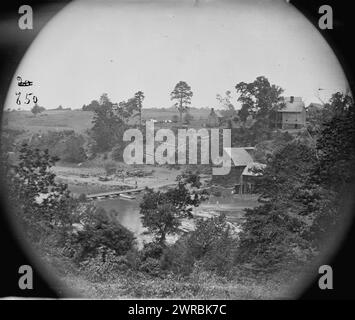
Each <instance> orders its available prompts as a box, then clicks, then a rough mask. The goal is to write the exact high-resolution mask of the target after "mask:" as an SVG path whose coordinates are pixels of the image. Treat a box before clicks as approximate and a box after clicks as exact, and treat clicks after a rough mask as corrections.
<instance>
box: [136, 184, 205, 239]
mask: <svg viewBox="0 0 355 320" xmlns="http://www.w3.org/2000/svg"><path fill="white" fill-rule="evenodd" d="M203 199H204V195H203V194H200V193H197V192H190V191H189V190H188V189H187V188H186V184H185V183H183V182H179V184H178V186H177V187H176V188H174V189H170V190H168V191H167V192H165V193H163V192H160V191H157V192H155V191H153V190H152V189H147V192H146V193H145V195H144V196H143V199H142V202H141V203H140V213H141V215H142V217H141V219H142V223H143V226H144V227H146V228H147V229H148V232H149V233H152V234H154V236H155V239H156V240H157V241H158V243H159V244H161V245H164V244H165V240H166V236H167V235H168V234H175V233H177V232H178V229H179V226H180V225H181V221H180V220H181V218H192V207H194V206H195V207H197V206H198V205H199V204H200V203H201V201H202V200H203Z"/></svg>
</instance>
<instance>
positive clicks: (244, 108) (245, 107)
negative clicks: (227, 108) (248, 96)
mask: <svg viewBox="0 0 355 320" xmlns="http://www.w3.org/2000/svg"><path fill="white" fill-rule="evenodd" d="M238 115H239V117H240V120H242V121H243V122H245V121H247V118H248V116H249V106H248V105H247V104H243V105H242V108H241V109H240V110H239V112H238Z"/></svg>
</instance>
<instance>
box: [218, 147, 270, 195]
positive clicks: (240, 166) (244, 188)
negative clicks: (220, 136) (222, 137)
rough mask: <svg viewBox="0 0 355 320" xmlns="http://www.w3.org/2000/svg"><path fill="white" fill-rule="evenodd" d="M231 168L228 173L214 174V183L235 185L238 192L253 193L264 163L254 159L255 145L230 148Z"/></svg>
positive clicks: (225, 185)
mask: <svg viewBox="0 0 355 320" xmlns="http://www.w3.org/2000/svg"><path fill="white" fill-rule="evenodd" d="M226 151H227V153H228V155H229V156H230V157H231V170H230V172H229V174H227V175H213V176H212V184H216V185H221V186H224V187H233V188H234V190H235V192H236V193H239V194H243V193H252V192H253V190H254V186H255V182H256V180H257V179H258V177H259V176H260V175H261V173H260V169H263V168H264V167H265V165H264V164H261V163H258V162H255V161H254V151H255V148H254V147H243V148H229V150H226ZM258 171H259V172H258Z"/></svg>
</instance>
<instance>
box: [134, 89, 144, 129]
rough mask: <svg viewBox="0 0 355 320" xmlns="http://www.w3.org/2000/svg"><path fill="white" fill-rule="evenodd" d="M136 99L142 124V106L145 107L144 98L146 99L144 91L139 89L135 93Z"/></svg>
mask: <svg viewBox="0 0 355 320" xmlns="http://www.w3.org/2000/svg"><path fill="white" fill-rule="evenodd" d="M134 97H135V99H136V106H137V109H138V112H139V125H140V126H141V125H142V108H143V100H144V93H143V92H142V91H138V92H136V93H135V94H134Z"/></svg>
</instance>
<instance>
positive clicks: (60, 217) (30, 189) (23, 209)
mask: <svg viewBox="0 0 355 320" xmlns="http://www.w3.org/2000/svg"><path fill="white" fill-rule="evenodd" d="M57 160H58V158H55V157H51V156H50V155H49V152H48V150H44V151H42V150H39V149H31V148H30V147H29V146H28V145H27V144H23V145H22V147H21V149H20V151H19V161H18V163H17V164H15V165H14V164H12V166H11V168H9V167H7V170H6V171H5V173H6V175H7V179H8V182H9V183H8V196H9V197H8V198H9V204H10V206H11V207H12V208H13V212H14V213H15V214H16V215H17V216H18V217H19V220H20V222H22V223H23V226H24V227H25V231H27V232H28V234H29V236H30V237H31V238H36V237H40V236H41V235H42V234H44V232H47V231H50V230H53V229H54V228H57V229H58V228H60V229H65V228H66V227H68V226H69V225H70V224H71V216H72V215H71V212H72V210H73V207H74V206H75V203H74V201H73V199H72V198H71V197H70V193H69V190H68V189H67V185H65V184H61V183H57V182H56V181H55V177H56V176H55V174H54V173H53V172H52V171H50V168H51V167H52V166H53V165H54V164H55V162H56V161H57Z"/></svg>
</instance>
